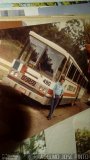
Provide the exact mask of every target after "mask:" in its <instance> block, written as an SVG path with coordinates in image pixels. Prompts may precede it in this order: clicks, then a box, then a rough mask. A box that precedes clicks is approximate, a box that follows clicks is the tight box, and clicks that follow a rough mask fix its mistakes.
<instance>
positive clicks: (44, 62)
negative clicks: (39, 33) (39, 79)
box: [28, 37, 66, 78]
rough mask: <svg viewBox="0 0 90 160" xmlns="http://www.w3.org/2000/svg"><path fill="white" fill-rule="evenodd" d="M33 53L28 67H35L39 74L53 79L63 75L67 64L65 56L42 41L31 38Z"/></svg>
mask: <svg viewBox="0 0 90 160" xmlns="http://www.w3.org/2000/svg"><path fill="white" fill-rule="evenodd" d="M30 42H31V53H30V58H29V61H28V65H30V66H31V65H33V66H34V67H33V68H34V69H36V70H38V72H40V73H42V74H45V75H46V76H49V77H51V78H53V77H54V76H55V75H56V74H57V72H58V74H60V73H61V71H62V68H63V66H64V64H65V60H66V58H65V56H64V55H62V54H60V53H59V52H58V51H56V50H54V49H53V48H52V47H50V46H47V45H46V44H44V43H42V42H41V41H39V40H37V39H35V38H33V37H32V38H31V41H30Z"/></svg>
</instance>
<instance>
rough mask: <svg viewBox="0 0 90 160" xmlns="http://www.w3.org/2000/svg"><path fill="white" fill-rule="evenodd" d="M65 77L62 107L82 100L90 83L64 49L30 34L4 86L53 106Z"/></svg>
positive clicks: (34, 34)
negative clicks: (54, 90) (57, 84)
mask: <svg viewBox="0 0 90 160" xmlns="http://www.w3.org/2000/svg"><path fill="white" fill-rule="evenodd" d="M62 75H64V76H65V82H64V84H63V86H64V94H63V98H62V100H61V102H60V104H66V103H73V102H74V101H75V100H76V99H81V98H82V96H83V95H84V94H85V92H86V86H87V83H88V80H87V78H86V77H85V76H84V74H83V72H82V70H81V69H80V67H79V65H78V64H77V62H76V61H75V60H74V58H73V57H72V56H71V55H70V54H69V53H68V52H67V51H66V50H65V49H63V48H62V47H60V46H59V45H57V44H55V43H54V42H52V41H50V40H48V39H46V38H44V37H42V36H40V35H39V34H37V33H35V32H34V31H30V32H29V38H28V39H27V41H26V43H25V45H24V47H23V48H22V50H21V52H20V54H19V56H18V58H17V59H14V60H13V62H12V66H11V68H10V71H9V73H8V75H7V76H6V77H4V79H3V82H4V83H6V84H7V85H9V86H12V87H14V88H15V89H16V90H18V91H19V92H21V93H22V94H24V95H26V96H28V97H30V98H31V99H33V100H36V101H38V102H40V103H41V104H43V105H49V104H50V101H51V97H52V88H53V86H54V84H55V81H56V79H57V80H60V78H61V76H62Z"/></svg>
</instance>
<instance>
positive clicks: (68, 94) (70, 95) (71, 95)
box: [63, 93, 75, 97]
mask: <svg viewBox="0 0 90 160" xmlns="http://www.w3.org/2000/svg"><path fill="white" fill-rule="evenodd" d="M63 96H69V97H75V94H73V93H64V94H63Z"/></svg>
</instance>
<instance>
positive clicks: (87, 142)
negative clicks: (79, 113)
mask: <svg viewBox="0 0 90 160" xmlns="http://www.w3.org/2000/svg"><path fill="white" fill-rule="evenodd" d="M75 138H76V148H77V153H78V154H83V153H85V152H87V151H88V150H89V149H90V131H89V130H88V129H86V128H84V129H77V130H76V132H75Z"/></svg>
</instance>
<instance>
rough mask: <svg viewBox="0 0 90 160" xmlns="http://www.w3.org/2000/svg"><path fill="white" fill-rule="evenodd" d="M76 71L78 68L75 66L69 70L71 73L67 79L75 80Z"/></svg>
mask: <svg viewBox="0 0 90 160" xmlns="http://www.w3.org/2000/svg"><path fill="white" fill-rule="evenodd" d="M75 71H76V67H75V66H74V64H72V65H71V67H70V69H69V72H68V74H67V77H68V78H70V79H73V76H74V74H75Z"/></svg>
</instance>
